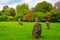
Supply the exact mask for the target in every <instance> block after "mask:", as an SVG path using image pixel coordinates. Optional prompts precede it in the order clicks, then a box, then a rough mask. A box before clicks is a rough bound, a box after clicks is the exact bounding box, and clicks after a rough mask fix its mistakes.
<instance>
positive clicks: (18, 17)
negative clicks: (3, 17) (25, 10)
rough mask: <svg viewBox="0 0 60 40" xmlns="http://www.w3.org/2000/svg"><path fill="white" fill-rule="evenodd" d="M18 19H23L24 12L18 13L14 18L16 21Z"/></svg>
mask: <svg viewBox="0 0 60 40" xmlns="http://www.w3.org/2000/svg"><path fill="white" fill-rule="evenodd" d="M18 19H21V20H22V19H23V14H20V13H19V14H16V15H15V18H14V20H15V21H18Z"/></svg>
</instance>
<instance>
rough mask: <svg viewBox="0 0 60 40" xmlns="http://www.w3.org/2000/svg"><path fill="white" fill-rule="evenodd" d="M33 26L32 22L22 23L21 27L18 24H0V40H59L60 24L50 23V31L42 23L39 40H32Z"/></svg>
mask: <svg viewBox="0 0 60 40" xmlns="http://www.w3.org/2000/svg"><path fill="white" fill-rule="evenodd" d="M1 26H2V27H1ZM3 26H6V27H3ZM33 26H34V23H33V22H24V23H23V26H21V25H19V24H18V22H0V40H60V23H50V26H51V29H50V30H47V29H46V24H45V23H42V37H41V38H39V39H34V38H32V29H33Z"/></svg>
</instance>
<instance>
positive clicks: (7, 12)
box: [1, 6, 10, 15]
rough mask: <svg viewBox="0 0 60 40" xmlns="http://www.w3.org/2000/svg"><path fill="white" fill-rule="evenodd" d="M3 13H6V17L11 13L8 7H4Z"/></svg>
mask: <svg viewBox="0 0 60 40" xmlns="http://www.w3.org/2000/svg"><path fill="white" fill-rule="evenodd" d="M1 12H2V13H4V14H5V15H8V14H9V13H10V12H9V7H8V6H3V10H2V11H1Z"/></svg>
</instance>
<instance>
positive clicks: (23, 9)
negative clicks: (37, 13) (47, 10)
mask: <svg viewBox="0 0 60 40" xmlns="http://www.w3.org/2000/svg"><path fill="white" fill-rule="evenodd" d="M16 10H17V13H23V14H26V13H28V12H29V6H28V4H25V3H24V4H21V5H17V6H16Z"/></svg>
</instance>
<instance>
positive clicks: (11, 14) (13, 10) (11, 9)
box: [9, 8, 16, 16]
mask: <svg viewBox="0 0 60 40" xmlns="http://www.w3.org/2000/svg"><path fill="white" fill-rule="evenodd" d="M9 11H10V14H9V15H10V16H15V15H16V12H15V9H14V8H10V9H9Z"/></svg>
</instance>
